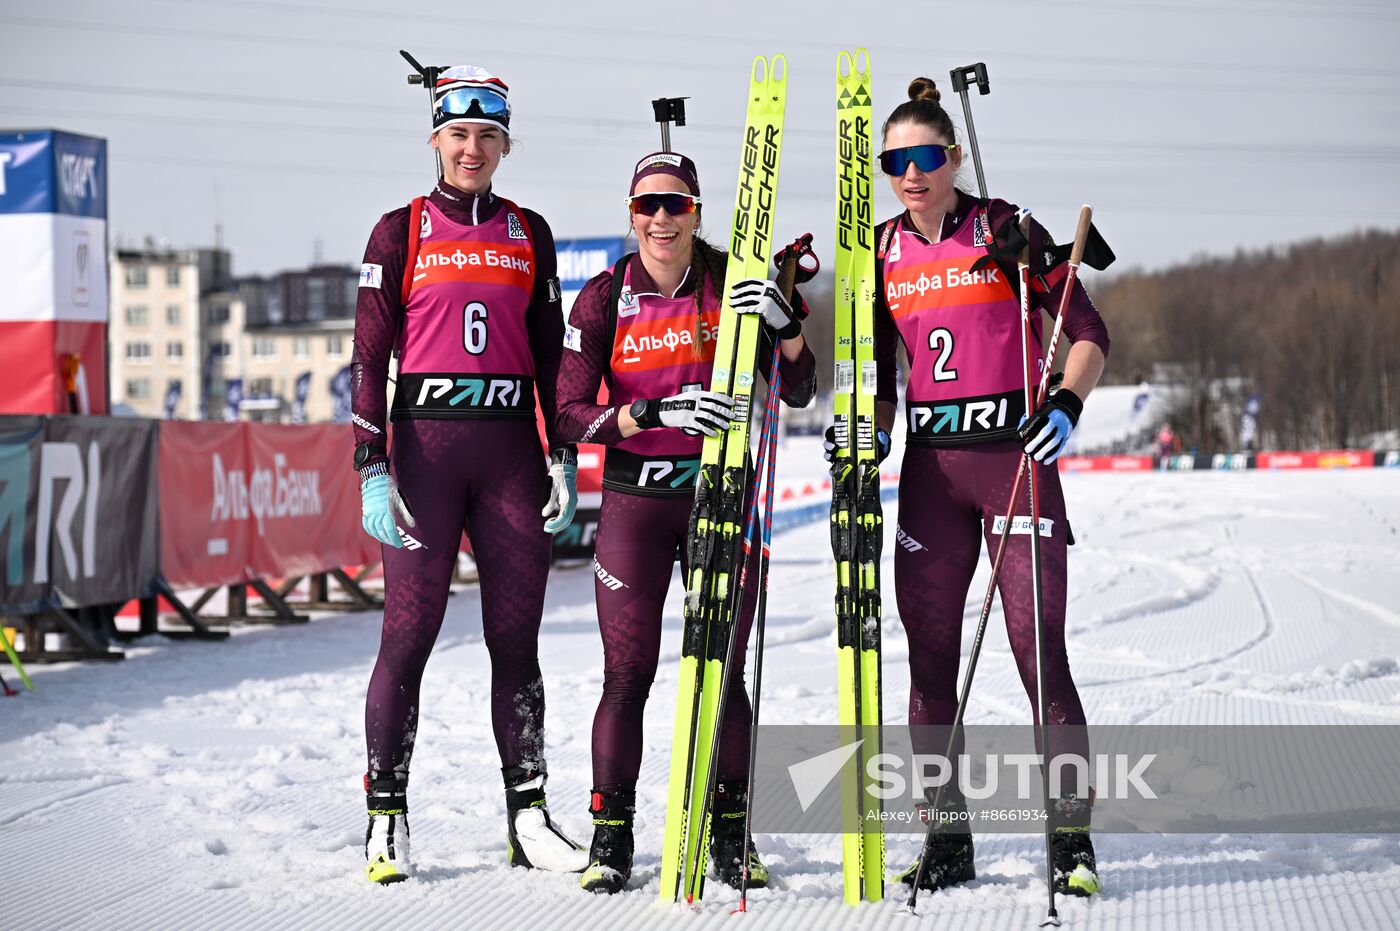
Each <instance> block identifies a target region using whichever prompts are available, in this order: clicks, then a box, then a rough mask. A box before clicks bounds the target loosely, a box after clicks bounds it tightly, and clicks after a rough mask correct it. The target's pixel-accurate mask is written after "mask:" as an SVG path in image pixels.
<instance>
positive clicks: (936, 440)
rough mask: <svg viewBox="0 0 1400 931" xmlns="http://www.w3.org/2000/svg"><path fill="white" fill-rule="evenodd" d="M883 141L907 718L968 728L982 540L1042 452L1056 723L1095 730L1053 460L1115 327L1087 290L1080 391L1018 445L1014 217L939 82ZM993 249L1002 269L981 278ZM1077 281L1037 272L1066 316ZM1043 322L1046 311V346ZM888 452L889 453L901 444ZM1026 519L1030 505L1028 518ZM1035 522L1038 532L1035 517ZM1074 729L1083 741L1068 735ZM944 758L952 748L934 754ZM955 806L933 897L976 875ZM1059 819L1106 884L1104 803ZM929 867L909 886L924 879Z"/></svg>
mask: <svg viewBox="0 0 1400 931" xmlns="http://www.w3.org/2000/svg"><path fill="white" fill-rule="evenodd" d="M883 134H884V151H883V152H882V153H881V154H880V167H881V169H882V170H883V171H884V172H885V174H886V175H888V176H889V179H890V186H891V187H892V188H893V189H894V193H895V195H896V196H897V197H898V198H899V200H900V202H901V203H902V204H903V205H904V208H905V210H904V212H903V213H902V214H900V215H899V216H898V217H895V218H894V219H891V220H888V221H886V222H885V223H883V224H881V226H880V228H879V231H878V233H877V235H876V245H877V253H876V255H877V260H876V281H877V285H878V287H877V291H876V295H877V299H876V308H875V355H876V362H877V366H878V390H877V398H878V401H879V404H878V409H877V418H876V419H877V421H878V422H879V425H880V427H881V432H887V431H888V430H889V429H891V427H892V426H893V423H894V416H895V403H896V389H895V378H896V373H895V354H896V347H897V345H898V344H899V343H901V342H902V343H903V345H904V347H905V349H906V350H907V352H908V354H909V360H910V361H909V366H910V373H909V381H908V386H907V391H906V394H905V409H906V412H907V414H908V425H909V426H908V443H907V446H906V449H905V454H904V462H903V465H902V468H901V474H900V482H899V531H900V537H901V542H902V545H901V546H899V547H896V548H895V555H894V577H895V592H896V597H897V600H898V604H899V615H900V620H901V621H902V623H903V624H904V629H905V632H906V634H907V635H908V639H909V670H910V679H911V684H910V694H909V723H910V724H931V725H944V726H947V725H951V724H952V723H953V720H954V716H955V713H956V710H957V684H958V683H957V677H958V660H959V655H960V647H961V643H962V622H963V611H964V603H965V601H966V597H967V591H968V587H969V585H970V583H971V582H972V576H973V572H974V571H975V570H976V568H977V561H978V557H979V554H980V552H981V543H982V538H983V537H984V536H985V538H986V540H987V543H988V546H989V548H990V549H989V551H990V552H995V550H996V544H997V541H998V538H999V536H1000V532H1001V528H1000V527H999V526H998V523H999V521H1001V520H1002V519H1003V518H1004V513H1003V509H1004V508H1005V507H1006V503H1007V500H1008V499H1009V497H1010V494H1011V486H1012V482H1013V481H1014V479H1015V476H1016V475H1017V467H1018V463H1019V460H1020V458H1021V456H1022V454H1023V451H1028V452H1030V453H1031V454H1032V455H1033V457H1034V459H1035V464H1034V466H1033V467H1034V468H1035V469H1036V470H1037V478H1038V481H1039V483H1040V484H1039V487H1040V515H1041V528H1040V534H1041V537H1042V540H1041V576H1042V586H1043V613H1044V634H1045V679H1046V683H1045V684H1046V695H1047V705H1046V707H1047V709H1048V710H1047V717H1048V718H1049V719H1050V723H1051V724H1057V725H1083V724H1084V710H1083V707H1082V706H1081V704H1080V701H1079V694H1078V692H1077V690H1076V689H1075V685H1074V680H1073V679H1072V678H1071V676H1070V669H1069V660H1068V658H1067V656H1066V653H1065V636H1064V624H1065V563H1066V550H1065V547H1066V546H1067V545H1068V543H1070V542H1071V540H1072V537H1071V536H1070V532H1069V526H1068V523H1067V521H1066V519H1065V507H1064V498H1063V496H1062V494H1061V490H1060V484H1059V475H1058V472H1057V470H1056V468H1055V467H1054V465H1053V463H1054V461H1055V459H1056V457H1057V456H1059V454H1060V453H1061V452H1062V451H1063V450H1064V445H1065V442H1066V441H1067V440H1068V438H1069V434H1070V432H1071V431H1072V430H1073V429H1074V426H1075V423H1076V422H1077V421H1078V418H1079V413H1080V411H1081V410H1082V408H1083V399H1084V398H1086V397H1087V396H1088V394H1089V392H1090V391H1091V390H1092V389H1093V387H1094V385H1095V383H1096V382H1097V381H1098V378H1099V375H1100V374H1101V373H1102V372H1103V366H1104V358H1105V355H1106V353H1107V352H1108V331H1107V329H1106V328H1105V326H1104V323H1103V320H1102V318H1101V317H1100V316H1099V314H1098V311H1097V310H1095V309H1094V305H1093V303H1092V302H1091V301H1090V300H1089V297H1088V295H1087V294H1086V293H1085V292H1084V290H1083V287H1082V286H1081V285H1079V284H1078V283H1077V282H1076V283H1075V285H1074V288H1075V290H1074V291H1073V292H1072V294H1071V300H1070V302H1069V306H1068V309H1067V311H1066V317H1065V321H1064V333H1065V335H1066V336H1067V337H1068V338H1069V339H1070V340H1071V342H1072V344H1073V345H1072V346H1071V348H1070V351H1069V354H1068V358H1067V360H1066V363H1065V373H1064V382H1063V384H1062V386H1061V387H1060V389H1059V391H1058V392H1056V393H1054V394H1052V395H1051V396H1050V398H1049V400H1048V402H1047V403H1046V404H1045V406H1044V407H1042V408H1041V409H1040V410H1039V411H1036V412H1034V413H1033V415H1032V416H1031V418H1030V422H1029V428H1030V429H1028V430H1027V431H1026V439H1025V440H1024V441H1023V440H1022V439H1021V438H1020V437H1018V432H1017V427H1018V425H1019V424H1020V422H1021V421H1022V420H1023V419H1025V418H1024V414H1025V413H1026V412H1025V411H1024V404H1025V402H1024V397H1023V393H1022V392H1023V373H1024V367H1025V364H1024V360H1023V356H1022V349H1021V336H1020V332H1021V312H1020V301H1019V298H1018V297H1017V293H1016V288H1017V287H1018V281H1017V277H1016V275H1017V271H1016V267H1015V262H1014V259H1013V260H1012V261H1011V262H1009V263H1008V262H1004V261H1000V260H1001V259H1002V256H1001V255H1000V254H994V253H998V250H997V243H996V241H995V236H993V235H991V234H992V231H1001V230H1003V229H1009V228H1010V225H1009V224H1008V221H1009V220H1012V219H1014V216H1015V214H1016V208H1015V207H1014V206H1012V205H1011V204H1008V203H1006V202H1005V201H1001V200H995V199H993V200H990V201H989V202H988V204H987V207H986V213H985V214H984V213H983V212H982V210H981V209H980V206H979V202H978V200H977V199H976V198H974V197H972V196H971V195H969V194H967V193H965V192H964V191H961V190H959V189H958V187H957V185H956V173H957V170H958V168H959V166H960V165H961V164H962V151H961V149H960V147H959V146H958V144H957V139H956V137H955V134H954V129H953V121H952V119H950V118H949V116H948V113H947V111H945V110H944V109H943V107H942V106H940V105H939V92H938V89H937V88H936V87H935V86H934V83H933V82H932V81H930V80H929V79H927V78H916V79H915V80H914V81H913V82H912V83H911V84H910V85H909V100H907V101H906V102H904V103H902V104H900V105H899V106H898V107H897V108H895V110H894V112H892V113H891V114H890V117H889V119H888V120H886V122H885V126H884V131H883ZM1051 245H1053V244H1052V243H1051V242H1050V240H1049V238H1048V235H1047V234H1046V233H1045V231H1044V229H1042V228H1041V227H1040V226H1039V225H1038V224H1033V228H1032V231H1031V236H1030V248H1031V251H1032V253H1033V254H1039V253H1040V252H1042V251H1043V249H1044V248H1046V247H1049V246H1051ZM989 255H992V257H993V258H994V259H997V260H998V261H995V262H988V263H987V264H986V265H985V266H984V267H983V268H982V269H980V270H979V271H975V272H974V271H972V266H973V265H974V264H975V263H976V262H977V261H978V260H979V259H983V258H985V257H987V256H989ZM1064 271H1065V269H1064V266H1063V265H1060V266H1059V267H1058V268H1057V269H1055V270H1054V271H1051V272H1046V273H1044V274H1041V275H1037V276H1036V277H1035V279H1034V284H1033V287H1032V289H1031V290H1032V294H1031V302H1032V305H1033V306H1035V307H1037V308H1040V309H1043V310H1046V311H1048V312H1050V313H1054V312H1055V310H1056V309H1057V308H1058V306H1059V301H1060V295H1061V293H1062V291H1063V288H1064V280H1065V279H1064ZM1041 321H1042V315H1041V314H1040V313H1038V312H1037V313H1036V314H1035V325H1034V330H1035V333H1036V336H1037V340H1036V346H1037V347H1039V345H1040V335H1041V333H1042V327H1041ZM1037 354H1039V350H1038V348H1037ZM1038 361H1039V360H1038ZM1040 364H1042V365H1043V364H1044V363H1043V362H1041V363H1040ZM880 446H881V448H882V449H883V450H886V451H888V449H889V444H888V438H887V437H886V438H885V439H884V441H882V443H881V444H880ZM1026 513H1028V511H1027V510H1026V505H1025V503H1024V499H1023V503H1022V504H1021V506H1020V508H1018V514H1026ZM1026 524H1027V528H1028V525H1029V520H1027V521H1026ZM1013 526H1014V525H1013ZM1029 540H1030V538H1029V536H1028V529H1026V530H1023V531H1020V532H1019V533H1018V532H1017V531H1016V530H1015V529H1013V532H1012V534H1011V536H1010V538H1009V541H1008V543H1007V550H1006V556H1005V560H1004V562H1003V565H1002V569H1001V575H1000V579H999V586H1000V590H1001V597H1002V608H1003V611H1004V613H1005V615H1006V627H1007V634H1008V638H1009V640H1010V643H1011V649H1012V651H1013V653H1014V654H1015V658H1016V664H1017V668H1018V670H1019V672H1020V675H1021V681H1022V684H1023V685H1024V686H1025V689H1026V694H1027V695H1028V696H1030V698H1031V705H1032V709H1034V707H1035V697H1036V691H1037V687H1036V642H1035V612H1034V609H1033V604H1032V594H1031V577H1030V573H1031V565H1030V542H1029ZM1066 732H1070V733H1072V734H1073V736H1068V737H1066V736H1064V735H1065V734H1066ZM1059 734H1060V735H1061V736H1060V737H1059V738H1057V739H1058V742H1057V740H1052V752H1053V753H1058V752H1063V751H1071V752H1079V753H1087V746H1086V745H1085V744H1084V743H1083V740H1082V735H1083V730H1082V728H1075V729H1074V730H1073V731H1072V732H1071V731H1070V729H1068V728H1067V729H1065V731H1061V732H1059ZM944 739H946V738H944ZM935 742H936V741H935ZM944 749H945V747H944V746H943V745H942V744H941V743H938V744H937V746H936V747H928V748H927V751H928V752H937V753H942V752H943V751H944ZM930 794H932V793H930ZM950 795H951V796H953V797H951V798H950V797H949V796H950ZM943 803H944V804H945V806H947V807H948V808H952V809H954V812H953V813H951V814H949V815H946V816H945V817H946V819H947V820H945V821H944V822H943V823H951V824H954V825H962V826H964V827H963V828H962V833H958V832H957V830H956V829H954V830H951V831H944V832H940V833H936V834H933V835H930V841H929V845H928V847H927V848H925V860H926V861H927V862H926V867H925V870H924V873H923V882H922V887H923V888H926V889H930V890H936V889H942V888H945V887H947V886H951V885H955V884H957V883H961V882H966V881H968V880H970V879H972V878H974V875H975V874H974V869H973V856H972V837H971V835H970V834H968V833H966V827H965V826H966V825H967V824H968V823H969V822H968V820H967V817H966V802H965V800H964V799H963V798H962V796H961V793H958V792H956V791H953V792H951V793H949V792H947V791H946V790H945V794H944V797H943ZM1052 823H1053V824H1054V826H1055V828H1056V832H1055V834H1054V838H1053V845H1054V848H1055V861H1056V862H1055V866H1056V873H1057V885H1058V886H1059V888H1060V891H1061V892H1069V893H1074V894H1081V895H1089V894H1091V893H1092V892H1094V891H1096V890H1097V889H1098V879H1097V876H1096V874H1095V872H1094V870H1095V863H1094V851H1093V846H1092V844H1091V843H1090V842H1089V834H1088V828H1089V810H1088V800H1087V799H1079V798H1062V799H1060V800H1059V801H1058V803H1057V805H1056V806H1055V811H1054V814H1053V815H1052ZM916 867H917V864H916V865H915V867H911V868H910V869H909V870H907V871H906V872H905V873H903V874H902V875H901V876H900V879H901V880H902V881H903V882H905V883H912V882H913V881H914V874H915V870H916Z"/></svg>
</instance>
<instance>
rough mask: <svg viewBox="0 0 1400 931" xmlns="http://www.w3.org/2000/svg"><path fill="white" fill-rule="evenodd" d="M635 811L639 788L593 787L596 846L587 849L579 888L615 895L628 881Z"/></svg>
mask: <svg viewBox="0 0 1400 931" xmlns="http://www.w3.org/2000/svg"><path fill="white" fill-rule="evenodd" d="M636 811H637V793H636V792H599V791H598V790H597V789H594V790H593V797H592V800H591V803H590V804H589V806H588V812H589V814H591V815H592V816H593V846H592V847H591V848H590V849H589V851H588V859H589V861H590V862H589V864H588V869H587V870H585V871H584V873H583V876H582V877H581V878H580V879H579V881H578V884H579V887H580V888H582V889H586V890H588V891H589V892H597V893H600V894H607V895H612V894H613V893H615V892H620V891H622V889H623V887H624V886H626V885H627V880H628V879H629V878H631V876H632V818H633V815H634V814H635V813H636Z"/></svg>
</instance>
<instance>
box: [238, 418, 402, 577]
mask: <svg viewBox="0 0 1400 931" xmlns="http://www.w3.org/2000/svg"><path fill="white" fill-rule="evenodd" d="M244 426H245V427H246V428H247V431H248V432H247V437H248V450H249V458H250V462H249V467H250V468H251V469H252V471H251V473H250V475H249V479H248V483H249V484H248V492H249V503H250V508H249V510H250V511H251V514H250V520H251V526H250V528H249V530H250V533H249V550H248V573H249V575H250V576H251V577H253V578H280V577H284V576H289V575H305V574H308V573H311V572H324V571H325V570H327V569H332V568H335V567H337V566H361V565H365V564H367V563H376V562H379V559H380V550H379V543H377V542H376V541H375V540H373V539H372V538H371V537H370V536H369V534H367V533H365V531H364V528H363V527H362V526H361V525H360V482H359V478H358V476H357V475H356V473H355V470H354V469H353V468H352V467H351V465H350V459H349V453H350V451H351V450H353V449H354V447H355V441H354V439H353V437H352V435H351V432H350V426H349V424H344V425H341V424H323V425H319V426H291V425H289V424H245V425H244Z"/></svg>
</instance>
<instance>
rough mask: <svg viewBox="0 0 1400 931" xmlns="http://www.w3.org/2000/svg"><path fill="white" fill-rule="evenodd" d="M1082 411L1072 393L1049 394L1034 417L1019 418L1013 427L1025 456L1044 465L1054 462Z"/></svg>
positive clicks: (1065, 390)
mask: <svg viewBox="0 0 1400 931" xmlns="http://www.w3.org/2000/svg"><path fill="white" fill-rule="evenodd" d="M1083 412H1084V402H1083V401H1081V400H1079V397H1078V395H1076V394H1075V393H1074V392H1072V391H1069V390H1067V389H1065V388H1061V389H1060V390H1059V391H1056V392H1055V393H1054V394H1052V395H1050V397H1049V398H1048V399H1047V400H1046V401H1045V403H1044V404H1042V405H1041V406H1040V409H1039V410H1038V411H1036V412H1035V416H1033V417H1031V418H1030V419H1029V420H1027V419H1026V418H1025V417H1024V416H1022V417H1021V423H1020V424H1019V425H1018V426H1017V428H1016V432H1017V433H1018V434H1019V435H1020V437H1021V443H1022V445H1023V446H1024V447H1025V450H1026V454H1027V455H1029V456H1030V457H1031V458H1032V459H1034V460H1035V461H1036V462H1042V463H1045V464H1046V465H1049V464H1050V463H1052V462H1054V461H1055V460H1056V459H1058V458H1059V457H1060V453H1062V452H1064V451H1065V444H1066V443H1068V442H1069V435H1070V434H1071V433H1073V432H1074V428H1075V427H1077V426H1078V425H1079V415H1080V414H1082V413H1083Z"/></svg>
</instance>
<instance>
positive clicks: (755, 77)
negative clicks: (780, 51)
mask: <svg viewBox="0 0 1400 931" xmlns="http://www.w3.org/2000/svg"><path fill="white" fill-rule="evenodd" d="M749 80H751V81H753V83H755V84H767V83H768V59H766V58H764V57H763V56H762V55H755V56H754V57H753V68H752V69H751V70H750V72H749Z"/></svg>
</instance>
